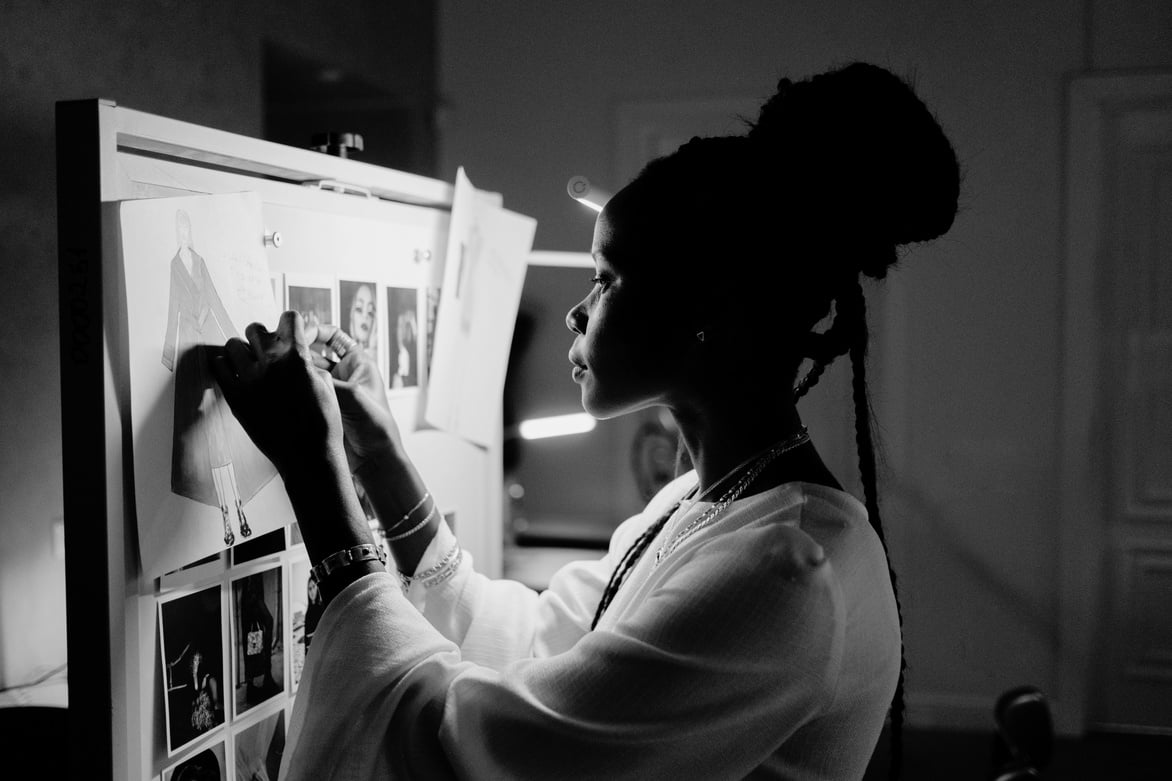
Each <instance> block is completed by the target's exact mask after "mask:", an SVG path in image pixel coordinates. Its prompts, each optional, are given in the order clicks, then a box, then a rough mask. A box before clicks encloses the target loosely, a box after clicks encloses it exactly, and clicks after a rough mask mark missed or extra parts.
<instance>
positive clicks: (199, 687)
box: [159, 585, 224, 754]
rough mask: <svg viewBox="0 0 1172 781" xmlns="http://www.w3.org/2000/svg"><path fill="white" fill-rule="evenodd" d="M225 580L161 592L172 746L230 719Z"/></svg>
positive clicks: (161, 634)
mask: <svg viewBox="0 0 1172 781" xmlns="http://www.w3.org/2000/svg"><path fill="white" fill-rule="evenodd" d="M221 616H222V611H221V607H220V586H219V585H215V586H211V587H208V588H205V589H201V590H199V591H195V592H187V593H177V594H172V595H167V596H164V597H160V598H159V640H160V643H161V647H162V664H163V683H164V687H165V691H166V694H165V697H166V707H165V708H164V711H165V714H166V727H167V751H168V754H174V753H176V752H178V751H179V750H181V749H182V748H183V747H184V746H186V745H187V744H189V743H191V742H192V741H194V740H196V739H197V738H200V737H202V736H203V735H204V734H205V733H207V732H210V731H211V730H213V729H215V728H217V727H219V726H220V725H221V724H223V723H224V643H223V638H224V633H223V629H222V619H221Z"/></svg>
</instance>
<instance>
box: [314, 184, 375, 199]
mask: <svg viewBox="0 0 1172 781" xmlns="http://www.w3.org/2000/svg"><path fill="white" fill-rule="evenodd" d="M302 184H303V185H305V186H306V187H316V188H317V189H319V190H331V191H333V192H336V193H342V194H347V193H349V194H350V195H361V196H363V197H364V198H374V197H375V195H374V193H373V192H371V191H370V189H369V188H367V187H363V186H361V185H357V184H349V183H347V182H339V181H337V180H336V179H315V180H312V181H308V182H302Z"/></svg>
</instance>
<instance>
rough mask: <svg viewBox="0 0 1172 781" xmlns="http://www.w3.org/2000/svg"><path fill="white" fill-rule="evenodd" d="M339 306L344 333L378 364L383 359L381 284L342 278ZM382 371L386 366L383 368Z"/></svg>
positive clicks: (380, 367)
mask: <svg viewBox="0 0 1172 781" xmlns="http://www.w3.org/2000/svg"><path fill="white" fill-rule="evenodd" d="M338 306H339V308H340V314H341V321H342V322H341V323H339V325H341V326H342V330H343V331H345V332H346V333H348V334H349V335H350V336H351V337H353V338H354V341H356V342H358V346H359V347H361V348H362V349H363V350H365V351H366V354H367V355H369V356H370V357H371V358H372V359H373V360H374V361H376V362H377V361H378V360H379V344H378V341H379V339H378V337H379V332H380V330H381V329H380V328H379V323H380V322H381V321H380V320H379V306H378V284H377V283H376V282H374V281H369V282H365V281H362V280H353V279H339V280H338ZM379 369H380V370H381V369H382V366H381V365H380V366H379Z"/></svg>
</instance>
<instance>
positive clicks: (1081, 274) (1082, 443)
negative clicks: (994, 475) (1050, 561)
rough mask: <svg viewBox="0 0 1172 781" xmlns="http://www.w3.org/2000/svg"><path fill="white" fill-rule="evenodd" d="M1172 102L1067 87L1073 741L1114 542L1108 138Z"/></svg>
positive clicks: (1064, 663)
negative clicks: (1120, 119) (1140, 110)
mask: <svg viewBox="0 0 1172 781" xmlns="http://www.w3.org/2000/svg"><path fill="white" fill-rule="evenodd" d="M1167 95H1172V72H1167V71H1161V72H1153V71H1148V72H1128V73H1110V74H1101V75H1078V76H1074V77H1073V78H1071V79H1070V80H1069V82H1068V83H1067V95H1066V97H1067V116H1066V145H1065V146H1066V166H1065V201H1064V207H1065V208H1064V210H1063V211H1064V213H1065V220H1064V221H1065V225H1064V231H1063V237H1062V238H1063V252H1062V255H1063V267H1062V279H1063V283H1064V290H1063V298H1062V306H1061V333H1062V372H1061V377H1060V385H1059V388H1058V396H1059V399H1060V402H1061V404H1060V409H1061V426H1060V431H1059V442H1058V449H1059V484H1058V487H1059V492H1060V499H1059V516H1058V522H1059V533H1058V543H1059V561H1058V565H1059V567H1058V569H1059V586H1058V613H1059V634H1058V654H1057V680H1056V684H1057V690H1056V691H1055V693H1054V694H1055V697H1054V706H1055V707H1054V718H1055V726H1056V728H1057V729H1058V731H1059V732H1062V733H1066V734H1079V733H1082V732H1083V731H1084V730H1085V729H1086V728H1087V727H1088V726H1090V704H1091V703H1090V698H1091V693H1092V692H1093V686H1094V679H1093V677H1092V676H1093V674H1094V671H1093V666H1092V660H1093V659H1095V658H1096V654H1097V653H1098V651H1099V649H1098V647H1097V646H1096V644H1095V639H1094V638H1095V630H1096V629H1098V628H1099V627H1100V625H1101V622H1102V620H1103V613H1102V608H1103V607H1104V606H1105V602H1104V600H1103V593H1102V587H1103V575H1104V573H1103V562H1104V558H1103V550H1104V546H1105V544H1106V540H1107V522H1108V506H1107V500H1108V497H1107V495H1106V491H1105V482H1106V480H1107V471H1106V469H1107V468H1108V466H1109V461H1108V456H1109V454H1108V453H1107V451H1106V450H1105V449H1104V448H1102V447H1099V446H1097V444H1096V443H1101V442H1103V441H1104V437H1105V434H1106V431H1107V430H1106V425H1107V424H1106V421H1104V420H1103V419H1102V415H1101V410H1100V407H1099V403H1100V401H1101V399H1100V394H1099V391H1098V388H1099V382H1098V380H1099V378H1100V375H1101V374H1102V372H1103V366H1102V365H1101V364H1102V360H1101V355H1102V349H1103V347H1104V342H1103V337H1104V333H1103V326H1104V324H1105V319H1104V318H1105V315H1106V314H1107V313H1106V312H1104V311H1103V309H1102V307H1101V305H1100V297H1099V295H1098V294H1097V293H1096V290H1095V283H1096V280H1097V278H1098V271H1099V268H1098V266H1099V259H1100V257H1101V253H1102V250H1103V245H1104V242H1105V240H1106V238H1107V237H1106V226H1105V225H1104V224H1103V206H1104V201H1105V198H1106V190H1105V186H1106V184H1107V183H1106V181H1105V179H1104V168H1105V166H1106V164H1107V162H1108V155H1109V150H1107V149H1106V148H1105V141H1106V134H1107V132H1108V129H1109V122H1110V120H1111V117H1112V115H1113V114H1114V113H1115V112H1116V111H1118V110H1119V109H1120V108H1123V107H1126V106H1131V105H1135V104H1137V103H1143V102H1145V101H1146V100H1150V99H1152V98H1157V97H1160V96H1167Z"/></svg>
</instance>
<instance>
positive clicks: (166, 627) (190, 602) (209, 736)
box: [156, 526, 323, 781]
mask: <svg viewBox="0 0 1172 781" xmlns="http://www.w3.org/2000/svg"><path fill="white" fill-rule="evenodd" d="M295 530H296V527H295V526H291V527H287V529H282V530H280V531H279V532H275V533H270V534H266V535H264V536H263V537H261V538H259V539H257V540H255V541H252V544H253V547H252V548H249V547H248V546H238V548H236V549H234V550H233V552H232V562H231V566H225V565H226V562H225V561H224V560H223V559H220V560H219V561H220V563H221V565H220V567H219V568H218V570H216V569H208V568H206V567H205V568H202V569H187V570H180V571H178V572H176V573H171V576H170V577H171V580H170V581H167V580H165V579H164V580H162V581H160V587H161V588H162V589H163V593H162V594H160V595H159V596H158V597H157V622H158V641H159V659H160V665H161V670H160V673H161V676H162V681H163V685H162V687H161V688H162V700H161V702H160V703H159V704H158V706H157V710H156V713H157V714H159V716H158V718H159V719H160V720H161V721H162V722H163V725H162V726H163V729H161V730H160V733H161V735H162V736H163V741H164V745H163V746H162V747H161V748H162V749H165V751H163V753H162V755H161V756H160V760H161V761H160V763H159V765H157V767H162V774H161V778H162V779H163V781H171V779H175V780H176V781H191V780H193V779H201V780H202V779H217V780H221V781H227V779H249V780H250V781H253V780H255V779H276V777H277V770H278V768H279V766H280V762H281V755H282V752H283V751H284V746H285V731H286V728H287V724H288V718H289V713H290V712H291V709H292V705H293V699H294V695H295V693H296V690H297V684H298V682H299V681H300V679H301V672H302V669H303V668H304V666H305V654H306V650H307V649H308V646H309V643H310V641H311V640H312V637H313V631H314V629H315V628H316V626H317V622H318V619H319V618H320V615H321V613H322V610H323V606H322V604H321V599H320V597H319V595H318V594H317V590H316V588H315V587H314V586H313V584H312V583H311V582H310V579H309V560H308V558H307V557H306V554H305V548H304V545H303V544H302V542H301V538H300V535H298V534H296V533H295ZM185 574H186V575H187V576H188V577H187V579H186V580H183V579H182V577H183V575H185ZM164 757H165V760H164V759H163V758H164Z"/></svg>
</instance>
